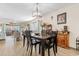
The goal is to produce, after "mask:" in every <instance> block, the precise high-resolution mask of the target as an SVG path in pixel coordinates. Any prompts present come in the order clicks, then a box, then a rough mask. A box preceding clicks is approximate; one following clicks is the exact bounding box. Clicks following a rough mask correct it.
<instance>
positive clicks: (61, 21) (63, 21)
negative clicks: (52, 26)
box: [57, 13, 67, 24]
mask: <svg viewBox="0 0 79 59" xmlns="http://www.w3.org/2000/svg"><path fill="white" fill-rule="evenodd" d="M66 21H67V19H66V13H62V14H58V15H57V24H66Z"/></svg>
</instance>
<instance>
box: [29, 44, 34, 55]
mask: <svg viewBox="0 0 79 59" xmlns="http://www.w3.org/2000/svg"><path fill="white" fill-rule="evenodd" d="M32 50H33V46H32V45H31V52H30V56H31V55H32Z"/></svg>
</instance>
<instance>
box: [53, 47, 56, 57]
mask: <svg viewBox="0 0 79 59" xmlns="http://www.w3.org/2000/svg"><path fill="white" fill-rule="evenodd" d="M53 52H54V56H56V49H55V46H54V45H53Z"/></svg>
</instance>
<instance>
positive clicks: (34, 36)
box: [31, 35, 57, 56]
mask: <svg viewBox="0 0 79 59" xmlns="http://www.w3.org/2000/svg"><path fill="white" fill-rule="evenodd" d="M52 37H54V36H50V35H45V36H43V35H31V38H35V39H38V40H40V41H41V55H42V56H45V42H46V40H49V38H52ZM56 43H57V42H56ZM56 50H57V44H56Z"/></svg>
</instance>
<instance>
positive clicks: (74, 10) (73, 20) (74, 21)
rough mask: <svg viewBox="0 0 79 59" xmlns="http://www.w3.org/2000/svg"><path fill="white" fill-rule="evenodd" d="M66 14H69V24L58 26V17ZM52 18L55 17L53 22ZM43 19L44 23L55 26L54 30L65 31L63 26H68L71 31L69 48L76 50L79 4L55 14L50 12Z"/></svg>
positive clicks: (78, 31)
mask: <svg viewBox="0 0 79 59" xmlns="http://www.w3.org/2000/svg"><path fill="white" fill-rule="evenodd" d="M64 12H66V13H67V23H66V24H60V25H58V24H57V15H58V14H61V13H64ZM51 16H53V19H52V20H51ZM43 19H44V21H45V20H46V21H45V22H48V23H51V24H52V25H53V29H57V30H63V26H64V25H67V26H68V30H69V31H70V38H69V46H70V47H73V48H76V37H77V36H78V35H79V4H74V5H72V6H67V7H65V8H61V9H59V10H56V11H54V12H50V13H49V14H47V15H45V16H44V18H43Z"/></svg>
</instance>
